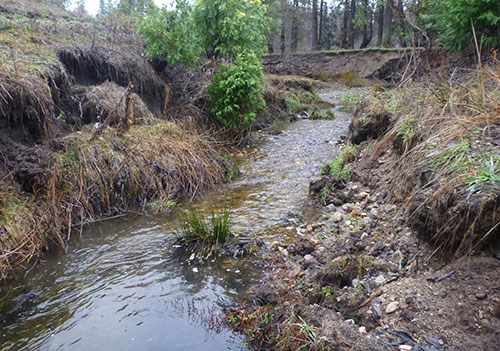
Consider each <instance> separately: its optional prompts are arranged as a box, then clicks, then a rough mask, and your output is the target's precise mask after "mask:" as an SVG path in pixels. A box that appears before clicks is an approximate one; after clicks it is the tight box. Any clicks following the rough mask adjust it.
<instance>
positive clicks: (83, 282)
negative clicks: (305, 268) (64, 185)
mask: <svg viewBox="0 0 500 351" xmlns="http://www.w3.org/2000/svg"><path fill="white" fill-rule="evenodd" d="M322 96H323V98H324V99H325V100H329V101H330V102H333V103H335V102H338V100H337V99H336V97H335V94H334V93H328V94H322ZM334 113H335V118H334V119H332V120H307V119H305V120H299V121H297V122H294V123H292V124H290V125H287V126H286V127H284V128H282V129H281V130H279V131H277V132H276V133H271V134H269V135H268V134H265V136H263V137H262V140H263V141H262V142H261V143H260V144H259V146H258V147H256V148H253V149H252V148H248V149H244V150H240V151H238V155H235V156H236V157H237V158H238V159H240V160H241V164H240V169H241V174H240V175H238V176H237V177H236V178H235V179H234V180H233V181H232V182H230V183H228V184H226V185H224V186H222V187H221V188H220V189H217V190H215V191H212V192H210V193H208V194H205V195H204V196H203V198H200V199H198V200H196V201H195V202H194V203H193V204H192V206H193V207H195V208H196V209H198V210H200V211H202V212H206V213H210V212H211V211H213V210H217V209H222V208H227V209H229V210H230V218H231V223H232V227H233V228H234V229H236V230H237V231H238V232H244V233H251V234H252V235H257V236H259V237H260V238H263V239H264V240H272V235H276V234H270V233H269V232H268V231H267V229H268V228H270V227H273V226H280V225H282V226H283V227H286V226H287V223H289V222H290V221H291V219H293V218H295V219H296V218H298V217H299V216H302V217H307V214H308V213H314V211H315V209H314V206H312V205H309V204H308V199H307V195H308V185H309V181H310V180H311V179H312V178H313V177H314V176H317V175H319V172H320V166H321V164H322V163H324V162H327V161H329V160H331V159H332V158H333V157H335V155H336V154H337V153H338V152H339V148H338V147H337V146H336V142H337V140H338V139H339V138H340V136H341V135H346V133H347V127H348V124H349V121H350V119H351V114H350V113H347V112H343V111H342V110H340V109H335V110H334ZM172 223H175V218H174V217H173V215H165V216H163V217H162V218H154V217H150V216H147V215H139V214H129V215H127V216H124V217H121V218H117V219H114V220H108V221H103V222H101V223H99V224H96V225H94V226H92V227H89V228H86V229H84V230H83V232H82V233H79V232H76V233H74V234H73V240H72V245H71V251H70V252H69V253H68V254H66V255H56V256H54V257H49V258H47V260H46V262H44V263H43V264H41V265H38V266H37V267H35V268H33V269H32V270H31V271H29V273H28V274H27V275H26V276H25V277H24V278H19V279H18V280H17V281H15V282H13V283H12V284H11V286H7V287H6V288H5V290H4V295H3V296H2V300H0V350H3V351H7V350H9V351H13V350H16V351H17V350H37V351H38V350H40V351H47V350H107V351H113V350H117V351H118V350H120V351H124V350H134V351H140V350H207V351H210V350H214V351H215V350H217V351H220V350H246V347H245V345H244V341H243V339H242V337H241V336H239V335H238V334H234V333H233V332H232V331H230V330H229V329H227V328H226V327H225V326H224V324H223V323H222V320H221V312H222V309H223V307H224V306H229V305H234V304H238V303H243V302H245V301H248V298H249V296H248V289H249V288H250V287H252V286H253V285H255V284H256V283H257V282H258V281H259V279H261V277H262V272H261V268H260V267H259V265H257V264H255V262H254V260H257V258H255V257H247V258H242V259H232V258H221V259H218V260H214V261H213V262H209V263H205V264H201V263H199V264H197V262H196V261H189V260H187V258H188V257H189V253H186V252H182V251H181V250H175V249H173V248H172V242H173V234H172V231H171V230H170V229H169V226H170V225H171V224H172ZM292 224H296V225H297V223H296V222H293V223H292ZM292 227H293V226H292Z"/></svg>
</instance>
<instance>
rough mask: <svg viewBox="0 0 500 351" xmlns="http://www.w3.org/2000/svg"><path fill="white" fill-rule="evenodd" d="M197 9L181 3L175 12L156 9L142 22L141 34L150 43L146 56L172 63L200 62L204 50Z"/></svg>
mask: <svg viewBox="0 0 500 351" xmlns="http://www.w3.org/2000/svg"><path fill="white" fill-rule="evenodd" d="M193 12H194V10H193V7H192V6H191V5H190V4H189V3H187V2H186V1H185V0H177V6H176V9H175V10H167V9H166V8H163V9H153V10H151V11H149V12H148V13H147V14H146V15H145V16H144V17H142V18H139V19H138V24H137V25H138V30H139V34H140V35H142V37H143V38H144V40H145V41H146V44H147V46H146V55H147V56H148V57H161V58H164V59H165V60H166V61H167V62H169V63H177V62H182V63H185V64H187V65H188V66H191V65H193V64H194V63H196V62H197V61H198V60H199V58H200V54H201V51H202V46H201V40H200V34H199V30H198V27H197V25H196V22H195V18H194V15H193Z"/></svg>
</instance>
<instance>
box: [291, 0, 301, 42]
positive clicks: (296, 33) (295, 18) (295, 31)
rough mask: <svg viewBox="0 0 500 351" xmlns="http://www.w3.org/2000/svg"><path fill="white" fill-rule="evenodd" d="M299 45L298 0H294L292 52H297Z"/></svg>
mask: <svg viewBox="0 0 500 351" xmlns="http://www.w3.org/2000/svg"><path fill="white" fill-rule="evenodd" d="M298 46H299V0H294V2H293V10H292V43H291V47H292V52H297V48H298Z"/></svg>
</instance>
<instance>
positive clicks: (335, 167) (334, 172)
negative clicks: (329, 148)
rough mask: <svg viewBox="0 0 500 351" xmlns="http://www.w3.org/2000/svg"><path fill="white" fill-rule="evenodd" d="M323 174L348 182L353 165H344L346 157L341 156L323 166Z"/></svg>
mask: <svg viewBox="0 0 500 351" xmlns="http://www.w3.org/2000/svg"><path fill="white" fill-rule="evenodd" d="M321 173H322V174H325V175H326V174H328V175H331V176H332V177H337V178H340V179H342V180H345V181H347V180H349V178H350V177H351V165H349V164H344V157H343V155H340V156H338V157H336V158H335V159H334V160H333V161H330V162H328V163H325V164H323V165H322V166H321Z"/></svg>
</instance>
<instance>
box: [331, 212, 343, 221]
mask: <svg viewBox="0 0 500 351" xmlns="http://www.w3.org/2000/svg"><path fill="white" fill-rule="evenodd" d="M341 220H342V213H340V212H335V213H334V214H333V216H332V221H334V222H335V223H338V222H340V221H341Z"/></svg>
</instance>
